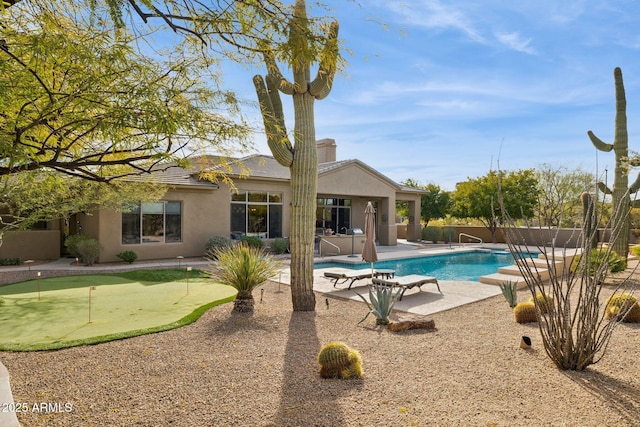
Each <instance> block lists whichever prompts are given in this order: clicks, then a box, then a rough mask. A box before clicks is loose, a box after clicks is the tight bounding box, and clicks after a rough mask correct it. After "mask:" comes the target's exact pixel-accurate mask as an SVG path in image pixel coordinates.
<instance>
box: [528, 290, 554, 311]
mask: <svg viewBox="0 0 640 427" xmlns="http://www.w3.org/2000/svg"><path fill="white" fill-rule="evenodd" d="M536 301H537V305H538V307H539V308H540V313H543V314H544V313H549V312H550V311H551V309H552V307H553V297H552V296H551V295H549V294H545V293H542V292H538V293H537V294H536V296H535V298H534V297H531V298H529V302H530V303H533V304H534V305H535V304H536Z"/></svg>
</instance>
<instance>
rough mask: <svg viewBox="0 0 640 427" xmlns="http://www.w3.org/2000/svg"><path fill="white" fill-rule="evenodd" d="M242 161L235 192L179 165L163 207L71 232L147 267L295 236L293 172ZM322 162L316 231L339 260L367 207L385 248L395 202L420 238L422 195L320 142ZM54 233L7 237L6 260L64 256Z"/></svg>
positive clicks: (106, 254) (168, 179)
mask: <svg viewBox="0 0 640 427" xmlns="http://www.w3.org/2000/svg"><path fill="white" fill-rule="evenodd" d="M240 161H241V163H242V164H243V165H244V167H246V168H248V169H249V171H250V172H249V175H248V177H246V178H240V175H241V171H240V169H239V168H238V167H237V166H234V165H230V170H231V172H230V174H229V175H230V176H231V177H232V178H233V181H234V184H235V187H236V189H235V190H233V189H231V187H230V186H229V185H227V184H223V183H212V182H209V181H206V180H201V179H198V176H199V173H198V172H199V171H197V170H195V169H193V170H187V169H183V168H180V167H178V166H174V167H171V168H168V169H166V170H164V171H162V172H161V173H157V174H155V176H154V179H157V180H158V182H161V183H164V184H166V185H167V186H168V187H169V190H168V191H167V192H166V194H165V195H164V197H163V198H162V200H160V201H158V202H153V203H142V204H138V205H136V206H133V207H129V209H127V210H125V211H122V212H121V211H116V210H106V209H102V210H101V209H98V210H96V211H94V212H90V213H79V214H76V215H75V216H74V217H73V218H72V219H71V221H70V223H69V224H68V228H69V232H70V233H71V234H73V233H82V234H87V235H89V236H91V237H94V238H97V239H98V240H99V241H100V243H101V244H102V246H103V248H104V250H103V252H102V253H101V255H100V260H99V261H100V262H113V261H118V260H119V259H118V258H117V256H116V254H118V253H120V252H123V251H127V250H131V251H134V252H136V253H137V255H138V259H140V260H148V259H162V258H175V257H178V256H183V257H193V256H201V255H203V253H204V246H205V243H206V242H207V240H209V239H210V238H211V237H213V236H216V235H221V236H230V237H236V238H238V237H240V236H242V235H245V234H246V235H254V236H259V237H260V238H264V239H274V238H278V237H288V235H289V216H290V202H291V194H290V189H289V169H288V168H285V167H283V166H281V165H280V164H278V163H277V161H276V160H275V159H274V158H273V157H270V156H266V155H251V156H248V157H245V158H243V159H240ZM318 161H319V165H318V195H317V201H318V205H317V210H316V230H317V234H318V235H319V236H324V235H328V234H333V235H332V236H325V237H324V238H323V239H325V240H326V241H329V240H334V241H333V243H327V245H328V248H333V251H334V253H337V252H338V251H339V249H336V248H335V247H336V246H339V247H342V253H345V252H346V249H344V247H345V245H353V240H354V238H353V237H352V236H347V234H348V233H349V231H350V230H351V229H353V228H355V229H362V228H364V209H365V207H366V205H367V202H368V201H371V202H372V203H373V205H374V207H375V208H376V236H377V239H378V243H379V244H381V245H390V246H394V245H396V244H397V234H396V224H395V205H396V201H406V202H408V204H409V212H410V215H409V226H408V230H407V238H408V240H419V239H420V196H421V194H422V191H421V190H418V189H415V188H410V187H407V186H404V185H401V184H399V183H397V182H394V181H393V180H391V179H389V178H387V177H386V176H384V175H383V174H381V173H380V172H378V171H376V170H375V169H373V168H372V167H370V166H368V165H366V164H365V163H363V162H361V161H360V160H337V159H336V143H335V141H334V140H332V139H323V140H320V141H318ZM47 228H48V229H47V230H32V231H27V232H10V233H7V234H6V237H5V243H4V244H3V245H2V246H1V247H0V258H12V257H19V258H21V259H23V260H24V259H53V258H58V257H60V255H61V253H62V251H63V248H62V247H61V246H62V245H61V241H62V239H63V237H62V228H63V227H62V226H61V225H60V224H57V223H56V222H51V224H49V225H48V226H47ZM335 234H342V235H343V236H337V237H336V236H335ZM25 236H28V238H25ZM325 247H327V246H325ZM318 249H320V250H322V248H318ZM328 252H331V250H328Z"/></svg>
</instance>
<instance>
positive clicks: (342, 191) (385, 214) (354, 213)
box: [318, 165, 397, 246]
mask: <svg viewBox="0 0 640 427" xmlns="http://www.w3.org/2000/svg"><path fill="white" fill-rule="evenodd" d="M318 196H320V197H328V196H333V197H344V198H350V199H351V220H352V226H353V227H355V228H361V229H364V210H365V208H366V207H367V202H369V201H371V202H375V205H376V207H377V211H376V237H377V239H378V242H379V243H380V244H382V245H388V246H395V245H396V244H397V234H396V227H395V222H394V219H395V205H396V188H395V187H394V186H393V185H392V184H391V183H388V182H386V181H383V180H381V179H380V177H379V176H376V175H374V174H373V173H371V172H370V171H368V170H366V169H365V168H362V167H360V166H357V165H351V166H349V167H345V168H340V169H336V170H335V171H331V172H326V173H324V174H322V175H320V176H319V177H318Z"/></svg>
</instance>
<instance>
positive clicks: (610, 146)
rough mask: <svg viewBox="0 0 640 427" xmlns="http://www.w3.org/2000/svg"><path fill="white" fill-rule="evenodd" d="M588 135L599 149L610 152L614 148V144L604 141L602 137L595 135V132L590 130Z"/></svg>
mask: <svg viewBox="0 0 640 427" xmlns="http://www.w3.org/2000/svg"><path fill="white" fill-rule="evenodd" d="M587 135H589V139H590V140H591V143H592V144H593V146H594V147H596V149H597V150H599V151H604V152H609V151H611V150H613V144H607V143H606V142H604V141H602V140H601V139H600V138H598V137H597V136H595V134H594V133H593V132H591V131H588V132H587Z"/></svg>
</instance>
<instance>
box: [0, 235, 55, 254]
mask: <svg viewBox="0 0 640 427" xmlns="http://www.w3.org/2000/svg"><path fill="white" fill-rule="evenodd" d="M60 236H61V234H60V230H32V231H8V232H7V233H5V235H4V236H3V241H2V246H0V258H20V259H21V260H23V261H25V260H28V259H39V260H49V259H58V258H60V245H61V242H60V239H61V237H60Z"/></svg>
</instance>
